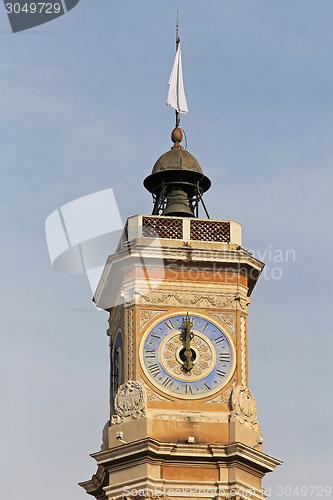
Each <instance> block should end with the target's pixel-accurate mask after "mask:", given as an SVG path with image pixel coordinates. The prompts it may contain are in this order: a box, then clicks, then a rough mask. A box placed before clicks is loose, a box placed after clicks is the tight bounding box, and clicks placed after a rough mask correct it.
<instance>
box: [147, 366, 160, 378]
mask: <svg viewBox="0 0 333 500" xmlns="http://www.w3.org/2000/svg"><path fill="white" fill-rule="evenodd" d="M148 370H149V371H150V373H151V374H152V376H153V377H156V375H158V374H159V373H160V371H161V368H160V367H159V366H158V364H157V363H153V364H152V365H150V366H148Z"/></svg>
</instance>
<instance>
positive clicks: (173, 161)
mask: <svg viewBox="0 0 333 500" xmlns="http://www.w3.org/2000/svg"><path fill="white" fill-rule="evenodd" d="M165 170H188V171H191V172H198V173H199V174H202V169H201V167H200V165H199V163H198V162H197V160H196V159H195V158H194V156H192V155H191V154H190V153H189V152H188V151H185V150H184V149H183V148H182V147H181V146H180V145H175V146H173V147H172V148H171V150H170V151H167V152H166V153H164V154H163V155H162V156H160V157H159V159H158V160H157V162H156V163H155V165H154V168H153V171H152V174H156V173H157V172H163V171H165Z"/></svg>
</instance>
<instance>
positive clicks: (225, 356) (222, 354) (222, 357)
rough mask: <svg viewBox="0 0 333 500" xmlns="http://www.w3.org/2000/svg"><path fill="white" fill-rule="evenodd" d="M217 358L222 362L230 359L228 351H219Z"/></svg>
mask: <svg viewBox="0 0 333 500" xmlns="http://www.w3.org/2000/svg"><path fill="white" fill-rule="evenodd" d="M219 359H220V361H223V362H224V363H228V362H229V361H230V353H229V352H220V353H219Z"/></svg>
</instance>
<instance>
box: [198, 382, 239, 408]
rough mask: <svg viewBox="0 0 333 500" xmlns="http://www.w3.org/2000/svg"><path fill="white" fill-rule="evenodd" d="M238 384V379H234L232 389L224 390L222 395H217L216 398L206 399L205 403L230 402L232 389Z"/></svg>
mask: <svg viewBox="0 0 333 500" xmlns="http://www.w3.org/2000/svg"><path fill="white" fill-rule="evenodd" d="M235 385H236V381H235V380H234V381H233V383H232V385H231V387H230V389H228V390H227V391H225V392H223V394H221V395H220V396H217V397H216V398H214V399H210V400H209V401H205V403H224V404H230V398H231V393H232V390H233V389H234V387H235Z"/></svg>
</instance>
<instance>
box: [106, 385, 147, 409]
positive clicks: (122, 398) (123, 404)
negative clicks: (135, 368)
mask: <svg viewBox="0 0 333 500" xmlns="http://www.w3.org/2000/svg"><path fill="white" fill-rule="evenodd" d="M146 402H147V395H146V391H145V388H144V386H143V384H141V383H140V382H135V381H134V380H131V381H129V382H126V384H123V385H121V386H120V387H119V389H118V392H117V395H116V398H115V403H114V407H115V410H116V412H117V415H118V416H119V417H120V418H124V417H132V418H138V417H141V416H143V415H144V414H145V410H146Z"/></svg>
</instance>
